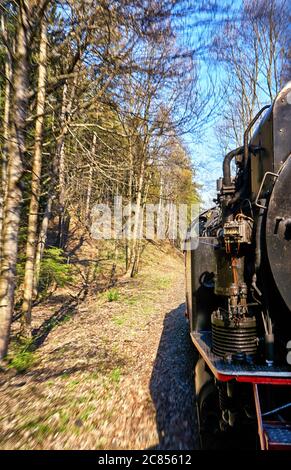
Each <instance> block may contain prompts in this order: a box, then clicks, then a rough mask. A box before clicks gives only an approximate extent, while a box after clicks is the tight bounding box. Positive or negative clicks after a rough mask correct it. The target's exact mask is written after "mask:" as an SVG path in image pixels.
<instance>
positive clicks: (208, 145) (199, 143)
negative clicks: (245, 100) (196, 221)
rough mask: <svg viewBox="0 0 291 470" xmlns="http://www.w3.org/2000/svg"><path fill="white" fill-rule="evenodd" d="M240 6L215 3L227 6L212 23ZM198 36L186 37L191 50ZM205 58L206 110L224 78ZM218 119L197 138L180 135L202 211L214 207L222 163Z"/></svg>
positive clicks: (195, 32) (196, 32) (201, 83)
mask: <svg viewBox="0 0 291 470" xmlns="http://www.w3.org/2000/svg"><path fill="white" fill-rule="evenodd" d="M241 4H242V0H232V2H231V3H230V2H229V0H217V5H218V7H219V8H221V9H223V8H224V7H226V6H227V5H228V7H227V9H226V11H225V12H222V13H218V14H217V15H216V19H215V20H214V24H215V22H216V21H217V22H219V21H220V20H221V19H223V18H226V17H227V16H228V15H229V14H230V13H231V12H232V14H234V15H235V11H238V10H239V9H240V7H241ZM230 5H231V6H230ZM200 18H202V19H203V18H205V19H207V18H208V19H209V16H207V15H206V16H205V14H202V15H199V13H197V15H196V17H195V18H194V22H195V20H196V21H197V20H198V21H199V19H200ZM192 21H193V20H192ZM212 26H213V25H212ZM203 27H204V26H202V28H203ZM200 34H201V31H200V30H199V27H198V28H193V32H192V35H191V38H190V42H192V43H193V47H195V43H197V35H198V36H199V35H200ZM202 34H203V33H202ZM187 40H189V36H188V37H187ZM182 42H183V38H182ZM208 59H209V57H208V55H207V52H206V55H205V57H202V60H201V71H200V79H199V87H200V88H201V90H202V92H205V93H206V91H207V89H208V86H209V70H210V75H211V79H212V80H213V82H214V83H215V85H216V86H215V88H216V90H215V93H216V94H217V96H215V97H213V100H211V101H210V103H209V107H213V106H216V104H217V102H218V101H219V100H220V99H221V98H222V97H221V96H220V93H219V82H220V80H223V79H224V77H225V70H224V68H223V66H222V65H218V64H214V63H213V64H212V66H210V67H209V64H208V66H206V65H205V63H206V62H207V61H208ZM219 120H220V118H219V117H218V116H217V117H216V118H212V119H209V122H208V124H207V125H206V126H205V127H204V129H203V131H202V132H201V135H199V137H198V138H197V135H196V134H195V133H191V132H189V133H188V134H187V135H185V136H184V140H185V143H186V145H187V147H188V148H189V150H190V153H191V157H192V162H193V164H194V166H195V169H196V177H195V181H196V182H197V183H199V184H200V185H201V186H202V189H201V191H200V195H201V198H202V201H203V206H205V207H206V208H207V207H210V206H213V204H214V203H213V199H214V198H215V197H216V180H217V179H218V178H219V177H220V176H221V175H222V162H223V156H224V155H223V154H222V150H221V148H220V146H219V143H218V139H217V135H216V126H217V124H218V122H219Z"/></svg>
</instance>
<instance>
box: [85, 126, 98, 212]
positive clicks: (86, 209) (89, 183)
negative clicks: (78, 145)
mask: <svg viewBox="0 0 291 470" xmlns="http://www.w3.org/2000/svg"><path fill="white" fill-rule="evenodd" d="M96 142H97V136H96V134H95V133H94V135H93V141H92V158H94V154H95V152H96ZM92 179H93V166H92V165H90V168H89V180H88V186H87V195H86V208H85V219H86V221H87V220H88V217H89V214H90V202H91V193H92Z"/></svg>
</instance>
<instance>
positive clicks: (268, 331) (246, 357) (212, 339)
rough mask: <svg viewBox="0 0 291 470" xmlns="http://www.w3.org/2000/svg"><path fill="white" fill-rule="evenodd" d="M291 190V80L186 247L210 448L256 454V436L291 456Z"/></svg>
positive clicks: (239, 152)
mask: <svg viewBox="0 0 291 470" xmlns="http://www.w3.org/2000/svg"><path fill="white" fill-rule="evenodd" d="M254 125H256V126H257V127H256V129H255V131H254V132H253V136H252V137H251V138H250V133H251V131H253V129H254ZM234 163H235V166H236V174H235V176H234V175H232V171H231V169H232V166H233V164H234ZM290 186H291V82H289V83H288V84H287V85H286V86H285V87H284V88H283V89H282V90H281V91H280V93H279V94H278V95H277V97H276V99H275V100H274V102H273V103H272V105H271V106H265V107H264V108H263V109H262V110H261V111H260V112H259V113H258V114H257V115H256V116H255V118H254V119H253V120H252V121H251V122H250V124H249V126H248V127H247V129H246V131H245V134H244V142H243V145H242V146H241V147H239V148H237V149H235V150H233V151H231V152H229V153H228V154H227V155H226V156H225V158H224V161H223V177H221V178H220V179H219V180H218V181H217V198H216V200H215V206H214V207H212V208H211V209H209V210H206V211H204V212H203V213H202V214H201V215H200V216H199V217H198V218H197V219H196V220H194V221H193V223H192V226H191V229H190V230H189V234H188V237H187V240H186V246H185V262H186V304H187V316H188V317H189V323H190V330H191V337H192V340H193V343H194V345H195V347H196V349H197V350H198V352H199V360H198V362H197V365H196V369H195V387H196V401H197V412H198V421H199V428H200V435H201V441H202V446H204V447H207V446H210V447H211V446H213V445H214V447H215V445H216V444H215V442H216V443H217V442H218V441H219V442H224V443H225V442H227V441H229V440H231V441H232V442H233V441H235V437H236V438H238V439H239V442H240V445H241V444H242V442H244V445H246V446H250V447H253V446H254V444H255V441H256V436H257V435H258V436H259V445H260V448H261V449H286V448H291V394H290V391H291V387H290V386H291V361H290V360H289V359H290V355H291V354H290V352H289V349H290V350H291V191H290ZM195 229H197V230H198V232H199V244H198V246H196V247H195V249H191V245H192V243H191V233H193V230H194V231H195Z"/></svg>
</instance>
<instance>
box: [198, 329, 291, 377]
mask: <svg viewBox="0 0 291 470" xmlns="http://www.w3.org/2000/svg"><path fill="white" fill-rule="evenodd" d="M191 338H192V341H193V343H194V345H195V347H196V349H197V350H198V352H199V353H200V355H201V356H202V357H203V359H204V360H205V362H206V364H207V365H208V367H209V369H210V370H211V371H212V373H213V375H214V376H215V377H216V378H217V379H218V380H220V381H222V382H227V381H229V380H234V379H235V380H237V381H238V382H249V383H253V384H260V383H261V384H274V385H276V384H278V385H291V367H290V366H289V367H288V366H287V365H286V366H268V365H264V364H262V365H258V364H238V363H236V364H234V363H228V362H225V360H224V359H223V358H221V357H219V356H216V355H215V354H214V353H213V352H212V351H211V332H210V331H200V332H199V333H197V332H192V333H191Z"/></svg>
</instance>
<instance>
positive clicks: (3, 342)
mask: <svg viewBox="0 0 291 470" xmlns="http://www.w3.org/2000/svg"><path fill="white" fill-rule="evenodd" d="M29 7H30V5H29V2H26V1H23V2H21V3H20V4H19V16H18V29H17V33H16V34H17V37H16V58H15V59H16V60H15V62H14V70H13V107H12V110H11V114H10V116H11V129H10V139H9V161H8V173H7V197H6V201H5V207H4V218H3V235H2V237H3V238H2V239H3V248H2V264H1V275H0V360H1V359H2V358H3V357H4V356H5V355H6V352H7V348H8V339H9V333H10V325H11V319H12V314H13V307H14V291H15V274H16V262H17V246H18V230H19V224H20V209H21V203H22V188H21V179H22V175H23V156H24V151H25V130H26V118H27V104H28V83H29V81H28V75H29V64H28V42H29V37H28V36H29V31H30V30H29V21H28V16H29V11H30V8H29Z"/></svg>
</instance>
